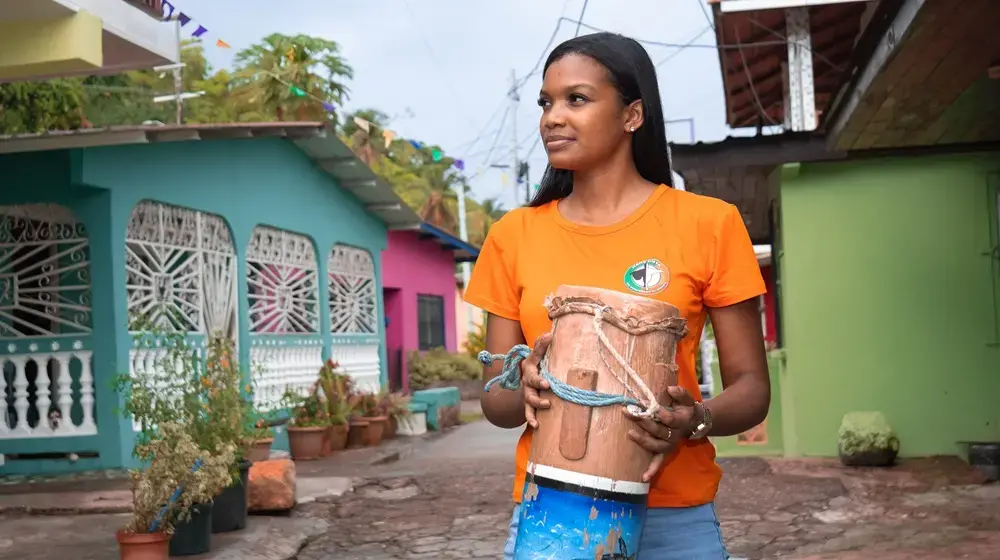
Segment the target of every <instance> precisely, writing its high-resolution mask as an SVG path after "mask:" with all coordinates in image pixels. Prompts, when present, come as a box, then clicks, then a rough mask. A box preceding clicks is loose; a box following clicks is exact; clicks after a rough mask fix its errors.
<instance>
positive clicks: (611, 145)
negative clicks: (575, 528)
mask: <svg viewBox="0 0 1000 560" xmlns="http://www.w3.org/2000/svg"><path fill="white" fill-rule="evenodd" d="M538 104H539V106H540V107H541V121H540V127H539V128H540V133H541V136H542V141H543V144H544V146H545V149H546V152H547V154H548V159H549V167H548V169H547V170H546V172H545V176H544V177H543V179H542V183H541V188H540V189H539V191H538V193H537V194H536V195H535V198H534V200H533V201H532V202H531V204H530V206H528V207H524V208H519V209H516V210H512V211H510V212H508V213H507V214H506V215H505V216H504V217H503V218H502V219H500V220H499V221H498V222H497V223H496V224H494V225H493V227H492V228H491V230H490V232H489V236H488V237H487V239H486V241H485V243H484V245H483V248H482V252H481V254H480V256H479V259H478V262H477V263H476V266H475V270H474V271H473V274H472V279H471V282H470V284H469V287H468V290H467V292H466V301H468V302H469V303H470V304H472V305H475V306H477V307H480V308H482V309H484V310H486V311H487V312H488V313H489V316H488V319H487V330H486V346H487V350H489V352H491V353H493V354H505V353H507V352H508V351H509V350H510V349H511V348H512V347H513V346H515V345H517V344H523V343H525V342H526V341H530V342H533V343H534V346H533V352H532V354H531V356H530V357H528V358H527V359H526V360H524V361H523V362H522V363H521V375H522V379H521V381H522V384H521V389H519V390H517V391H505V390H501V389H499V388H496V389H493V390H491V391H489V392H488V393H485V394H484V395H483V397H482V406H483V412H484V414H485V415H486V417H487V419H489V421H490V422H492V423H493V424H495V425H497V426H500V427H504V428H517V427H520V426H522V425H524V424H527V427H526V428H525V430H524V434H523V435H522V437H521V439H520V442H519V444H518V447H517V451H516V477H515V482H514V489H513V497H514V501H515V502H517V504H518V505H515V511H514V516H513V517H512V520H511V528H510V540H509V541H508V543H507V549H506V550H505V557H506V558H514V543H515V540H516V535H517V523H518V519H519V512H518V508H519V507H521V506H520V502H521V497H522V493H523V492H524V488H525V476H526V470H527V463H528V453H529V450H530V448H531V438H532V433H533V431H534V428H535V427H537V420H536V417H535V412H536V410H539V409H547V408H549V407H550V406H551V404H552V403H551V400H552V399H554V398H556V397H555V396H554V395H553V394H552V393H551V391H550V389H551V388H550V387H549V384H548V383H547V382H546V381H545V380H544V379H543V378H542V376H541V375H540V372H539V362H540V360H541V358H542V356H543V355H544V354H545V351H546V349H547V347H548V345H549V341H550V335H549V334H548V333H549V331H550V329H551V328H552V322H551V321H550V319H549V315H548V312H547V310H546V308H545V307H544V306H543V305H542V304H543V301H545V298H546V296H549V295H550V294H552V293H554V292H555V291H556V289H557V288H558V287H559V286H562V285H576V286H588V287H594V288H603V289H608V290H616V291H618V292H624V293H629V294H636V295H639V296H643V297H646V298H652V299H655V300H659V301H662V302H667V303H670V304H671V305H673V306H675V307H676V308H677V309H678V310H679V311H680V314H681V316H682V317H683V318H684V319H685V320H686V323H687V332H688V334H687V335H686V336H685V337H684V338H682V339H680V340H679V342H678V343H677V349H676V356H675V361H676V371H677V377H678V379H679V382H678V383H677V384H676V385H675V386H671V387H669V388H667V390H666V392H667V393H668V394H669V397H670V400H671V401H672V403H671V405H670V410H667V409H660V410H658V411H657V412H656V414H655V417H654V418H638V417H633V418H632V421H633V422H634V427H633V429H631V430H629V431H628V438H631V440H632V441H633V442H634V443H635V444H638V445H639V446H641V447H642V448H645V449H646V450H648V451H649V452H651V453H652V454H654V455H653V457H654V458H653V460H652V462H651V464H649V466H648V469H647V470H646V472H645V474H644V475H643V476H642V478H643V481H645V482H648V500H647V504H646V505H647V506H648V508H649V509H648V512H647V514H646V517H645V526H644V528H643V529H642V531H641V541H640V543H639V552H640V554H641V557H642V558H650V559H656V560H672V559H677V560H701V559H704V560H709V559H720V558H727V557H728V555H727V553H726V550H725V547H724V545H723V542H722V536H721V532H720V530H719V522H718V518H717V517H716V514H715V508H714V505H713V504H714V499H715V494H716V491H717V489H718V486H719V481H720V479H721V476H722V471H721V470H720V468H719V467H718V465H717V464H716V463H715V448H714V447H713V445H712V444H711V443H710V442H709V437H716V436H728V435H734V434H738V433H741V432H743V431H745V430H748V429H750V428H752V427H754V426H756V425H757V424H759V423H760V422H761V421H763V419H764V417H765V416H766V414H767V409H768V405H769V402H770V386H769V382H768V370H767V363H766V359H765V353H764V343H763V336H762V333H761V321H760V315H759V311H758V307H757V298H758V296H759V295H761V294H762V293H764V292H765V286H764V282H763V279H762V278H761V274H760V269H759V268H758V265H757V261H756V257H755V255H754V251H753V247H752V245H751V241H750V238H749V236H748V235H747V231H746V227H745V226H744V224H743V220H742V217H741V215H740V213H739V212H738V210H737V209H736V208H735V207H734V206H732V205H730V204H728V203H725V202H723V201H721V200H718V199H713V198H708V197H703V196H698V195H695V194H692V193H687V192H684V191H680V190H676V189H674V188H672V183H673V177H672V171H671V166H670V157H669V152H668V146H667V140H666V130H665V123H664V117H663V110H662V106H661V100H660V94H659V89H658V86H657V80H656V70H655V67H654V66H653V63H652V61H651V60H650V58H649V55H648V54H647V53H646V51H645V50H644V49H643V48H642V46H641V45H639V44H638V43H637V42H636V41H634V40H632V39H628V38H626V37H623V36H621V35H616V34H612V33H598V34H593V35H586V36H582V37H577V38H574V39H571V40H569V41H566V42H564V43H562V44H561V45H559V46H558V47H556V49H555V50H554V51H553V52H552V53H551V55H550V56H549V57H548V60H547V61H546V63H545V66H544V79H543V85H542V89H541V92H540V95H539V99H538ZM706 317H709V318H711V321H712V325H713V327H714V329H715V337H716V340H717V345H718V351H719V361H720V367H721V374H722V382H723V386H724V390H723V391H722V392H721V393H720V394H719V395H717V396H716V397H714V398H712V399H709V400H707V401H705V402H701V396H700V391H699V387H698V382H697V379H696V374H695V362H694V361H695V359H696V352H697V348H698V342H699V338H700V334H701V331H702V328H703V326H704V324H705V320H706ZM500 371H501V366H500V364H498V363H494V365H492V366H490V367H488V368H486V371H485V372H484V378H485V379H491V378H493V377H495V376H496V375H497V374H499V373H500ZM609 553H610V555H608V556H607V557H608V558H617V557H624V556H621V555H619V556H615V555H614V554H616V553H618V551H609Z"/></svg>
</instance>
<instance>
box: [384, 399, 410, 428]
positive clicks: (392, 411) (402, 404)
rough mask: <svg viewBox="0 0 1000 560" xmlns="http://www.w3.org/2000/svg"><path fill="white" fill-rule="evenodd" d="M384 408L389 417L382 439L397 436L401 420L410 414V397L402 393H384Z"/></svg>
mask: <svg viewBox="0 0 1000 560" xmlns="http://www.w3.org/2000/svg"><path fill="white" fill-rule="evenodd" d="M382 408H383V409H384V410H385V414H386V416H387V417H388V418H389V420H388V422H387V423H386V425H385V431H384V432H383V434H382V439H391V438H394V437H396V432H397V431H398V430H399V420H400V419H406V418H409V416H410V397H408V396H406V395H404V394H402V393H384V394H383V396H382Z"/></svg>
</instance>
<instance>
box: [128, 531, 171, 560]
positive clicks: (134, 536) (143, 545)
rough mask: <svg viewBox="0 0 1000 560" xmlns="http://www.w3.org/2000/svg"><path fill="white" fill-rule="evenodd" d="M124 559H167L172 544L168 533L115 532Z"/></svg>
mask: <svg viewBox="0 0 1000 560" xmlns="http://www.w3.org/2000/svg"><path fill="white" fill-rule="evenodd" d="M115 537H116V538H117V539H118V550H119V551H121V558H122V560H166V559H167V558H168V552H167V551H168V550H169V546H170V535H169V534H167V533H127V532H125V531H118V532H117V533H115Z"/></svg>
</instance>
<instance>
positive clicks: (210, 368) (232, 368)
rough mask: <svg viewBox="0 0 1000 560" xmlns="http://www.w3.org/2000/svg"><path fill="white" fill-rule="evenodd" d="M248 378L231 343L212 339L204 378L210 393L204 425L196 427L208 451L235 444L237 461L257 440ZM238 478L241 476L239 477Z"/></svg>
mask: <svg viewBox="0 0 1000 560" xmlns="http://www.w3.org/2000/svg"><path fill="white" fill-rule="evenodd" d="M243 379H244V375H243V372H242V371H241V370H240V366H239V363H238V358H237V356H236V346H235V344H234V343H233V341H232V340H231V339H229V338H228V337H222V336H212V337H210V338H209V340H208V355H207V359H206V360H205V367H204V370H203V373H202V376H201V386H202V388H203V390H204V391H205V393H206V395H207V396H206V397H205V398H204V399H203V401H204V403H205V405H206V406H205V409H204V411H203V414H202V416H201V418H200V420H201V421H200V422H196V423H195V427H196V428H197V430H198V432H200V433H198V432H196V434H197V435H196V439H197V440H198V441H199V442H201V443H202V444H203V445H205V446H207V447H206V448H208V449H211V448H212V447H211V446H213V445H215V446H218V445H227V444H232V445H234V446H235V447H236V455H237V459H242V458H244V457H246V455H247V454H248V453H249V451H250V447H251V446H253V442H254V440H255V439H257V437H256V427H255V423H254V416H255V414H254V412H255V409H254V405H253V394H254V391H253V387H252V385H249V384H244V383H243ZM236 474H238V472H237V473H236Z"/></svg>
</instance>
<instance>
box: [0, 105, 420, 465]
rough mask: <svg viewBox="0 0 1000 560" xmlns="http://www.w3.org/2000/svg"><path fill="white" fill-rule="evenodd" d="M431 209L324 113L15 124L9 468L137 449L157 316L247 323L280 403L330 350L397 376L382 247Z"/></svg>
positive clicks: (8, 141) (4, 226) (248, 343)
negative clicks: (139, 318)
mask: <svg viewBox="0 0 1000 560" xmlns="http://www.w3.org/2000/svg"><path fill="white" fill-rule="evenodd" d="M418 224H419V220H418V219H417V216H416V215H415V214H414V213H413V211H412V210H410V209H409V208H408V207H407V206H406V205H405V204H403V203H402V202H401V201H400V200H399V199H398V198H397V197H396V195H395V194H394V193H393V192H392V190H391V188H390V187H389V186H388V185H387V184H386V183H384V182H383V181H381V180H379V179H378V178H377V177H376V176H375V175H374V174H373V173H372V172H371V170H370V169H369V168H368V167H367V166H366V165H364V164H363V163H362V162H361V161H360V160H358V159H357V158H356V157H355V155H354V154H353V153H352V152H351V151H350V150H349V149H348V148H347V147H346V146H345V145H344V144H343V143H341V142H340V141H339V140H338V139H337V137H336V135H335V134H334V132H333V131H332V130H331V129H330V128H329V127H328V126H327V125H324V124H322V123H264V124H233V125H192V126H157V127H130V128H111V129H100V130H81V131H75V132H66V133H48V134H43V135H32V136H16V137H6V138H0V363H2V366H3V375H2V376H0V475H2V474H15V473H24V474H31V473H43V472H60V471H75V470H92V469H107V468H118V467H123V466H128V465H129V464H131V461H132V458H131V450H132V446H133V440H134V435H133V434H134V432H133V426H132V422H131V420H130V419H127V418H124V417H122V415H120V414H119V413H118V412H117V410H118V409H119V405H120V398H121V397H120V395H118V394H117V393H116V392H115V391H114V389H113V387H112V380H113V378H114V377H115V376H116V375H117V374H119V373H124V372H138V371H141V370H142V369H143V368H148V367H151V366H152V364H153V363H154V361H155V360H156V358H157V356H158V355H159V354H160V353H162V352H164V350H163V349H162V348H159V347H157V346H156V345H155V344H149V345H140V344H136V343H134V342H133V341H134V340H136V339H137V337H136V335H137V334H141V333H140V332H136V329H137V325H136V323H135V322H134V321H133V320H132V319H131V318H132V317H134V316H135V315H136V314H138V313H142V314H144V315H146V316H147V317H150V318H152V319H153V320H155V321H157V322H158V324H159V325H160V326H161V327H166V328H169V329H172V330H174V331H179V332H183V333H186V334H187V336H188V337H189V338H190V339H191V340H193V341H194V342H195V343H196V344H199V343H204V341H205V338H206V336H207V335H208V334H209V333H217V332H222V333H227V334H228V335H229V336H231V337H232V338H233V340H234V341H235V342H236V344H237V347H238V350H239V356H240V362H241V363H242V364H252V365H253V366H254V368H255V369H256V370H257V373H256V374H255V382H256V384H257V394H256V398H257V400H258V402H257V405H258V406H259V407H261V408H263V409H275V408H277V407H278V405H279V399H280V396H281V394H282V393H283V392H284V390H285V388H286V387H291V388H294V389H297V390H299V391H306V390H307V389H308V388H309V387H310V386H311V384H312V382H313V381H314V380H315V379H316V376H317V372H318V369H319V367H320V365H321V364H322V361H323V360H324V359H325V358H333V359H335V360H337V361H339V362H340V363H341V364H342V366H343V368H344V369H345V370H346V371H347V372H349V373H350V374H351V375H352V376H354V377H355V380H356V381H357V383H358V384H359V385H361V386H364V387H370V388H372V389H378V388H380V387H381V386H382V385H383V384H384V383H385V381H386V356H385V329H384V309H383V301H382V297H381V294H382V289H381V280H380V277H381V269H382V264H381V262H380V255H381V252H382V251H383V250H384V249H385V248H386V245H387V232H388V230H389V229H406V228H409V227H413V226H417V225H418ZM130 321H133V322H131V323H130ZM279 441H280V435H279Z"/></svg>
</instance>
